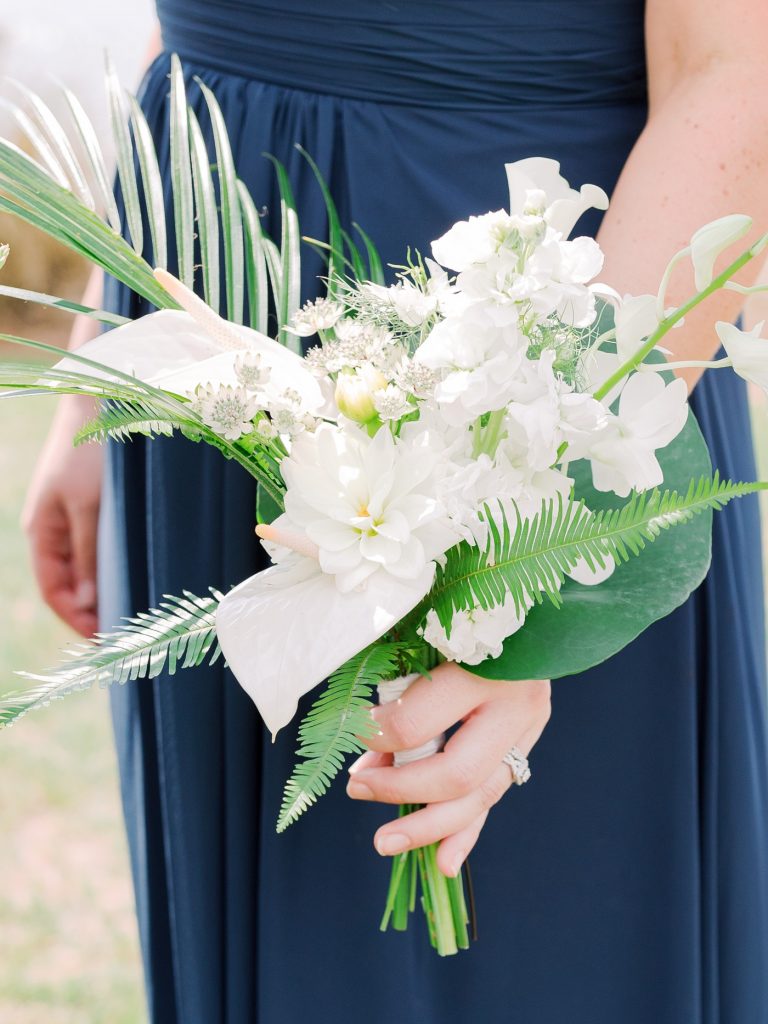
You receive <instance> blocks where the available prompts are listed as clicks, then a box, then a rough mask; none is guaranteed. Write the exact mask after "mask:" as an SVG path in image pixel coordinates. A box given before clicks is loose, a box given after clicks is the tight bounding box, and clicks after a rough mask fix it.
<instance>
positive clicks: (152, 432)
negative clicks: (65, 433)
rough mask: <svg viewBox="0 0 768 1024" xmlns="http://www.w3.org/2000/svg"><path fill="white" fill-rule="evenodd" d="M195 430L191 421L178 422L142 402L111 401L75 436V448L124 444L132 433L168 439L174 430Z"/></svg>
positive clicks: (153, 406) (128, 400)
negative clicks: (91, 445)
mask: <svg viewBox="0 0 768 1024" xmlns="http://www.w3.org/2000/svg"><path fill="white" fill-rule="evenodd" d="M185 429H186V430H187V431H188V432H189V431H196V430H197V424H196V423H195V422H194V420H180V419H179V418H178V417H177V416H173V415H171V414H170V413H169V412H167V411H166V410H165V409H162V408H157V407H156V406H155V405H153V404H152V403H151V402H148V401H145V400H138V399H136V400H131V399H116V398H111V399H109V400H108V401H107V402H105V403H104V405H103V407H102V409H101V410H100V411H99V414H98V415H97V416H95V417H94V418H93V419H92V420H90V421H89V422H88V423H85V424H84V425H83V426H82V427H81V428H80V429H79V430H78V432H77V433H76V434H75V437H74V443H75V445H79V444H84V443H85V442H87V441H96V442H98V443H99V444H103V443H105V442H106V441H107V440H109V439H111V440H113V441H128V440H130V438H131V437H132V436H133V435H134V434H141V435H142V436H144V437H170V436H171V434H173V432H174V430H185Z"/></svg>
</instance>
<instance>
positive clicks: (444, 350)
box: [414, 303, 527, 425]
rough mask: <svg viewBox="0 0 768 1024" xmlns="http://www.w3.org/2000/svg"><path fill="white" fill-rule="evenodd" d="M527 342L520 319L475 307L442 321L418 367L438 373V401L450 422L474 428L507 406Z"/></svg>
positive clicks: (423, 348) (417, 355)
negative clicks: (487, 414) (480, 419)
mask: <svg viewBox="0 0 768 1024" xmlns="http://www.w3.org/2000/svg"><path fill="white" fill-rule="evenodd" d="M526 345H527V342H526V340H525V339H524V338H523V337H522V335H521V334H520V333H519V330H518V327H517V316H516V314H515V315H514V317H513V318H512V319H510V316H509V314H508V313H507V312H506V311H505V310H504V309H502V308H500V307H497V306H494V305H493V304H492V303H473V304H472V305H470V306H468V307H467V308H466V309H465V310H464V311H463V312H462V313H461V314H460V315H458V316H455V317H449V318H448V319H446V320H443V321H441V322H440V323H439V324H437V326H436V327H435V328H434V329H433V330H432V331H430V333H429V336H428V337H427V338H426V340H425V341H424V342H423V343H422V345H420V346H419V348H418V349H417V350H416V353H415V355H414V362H416V363H420V364H421V365H423V366H426V367H427V368H428V369H430V370H433V371H436V372H439V373H440V375H441V379H440V381H439V382H438V383H437V384H436V386H435V389H434V398H435V401H436V402H437V403H438V406H439V408H440V411H441V413H442V415H443V416H444V418H445V420H446V421H447V422H448V423H451V424H453V425H461V424H465V423H470V422H471V421H472V420H474V419H475V418H476V417H477V416H479V415H480V414H481V413H484V412H489V411H492V410H494V409H501V408H503V406H504V405H506V402H507V398H508V395H509V388H510V386H511V384H512V383H513V381H514V380H515V378H516V375H517V373H518V370H519V367H520V364H521V362H522V360H523V358H524V355H523V352H524V348H525V347H526Z"/></svg>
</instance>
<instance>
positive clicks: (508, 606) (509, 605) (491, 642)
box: [422, 598, 525, 665]
mask: <svg viewBox="0 0 768 1024" xmlns="http://www.w3.org/2000/svg"><path fill="white" fill-rule="evenodd" d="M524 622H525V615H524V614H519V613H518V612H517V611H516V610H515V603H514V601H513V600H512V599H511V598H508V599H507V600H506V601H505V602H504V604H502V605H498V606H497V607H495V608H489V609H488V610H487V611H485V610H484V609H483V608H480V607H479V606H478V607H477V608H474V609H472V610H471V611H459V612H455V613H454V616H453V619H452V621H451V635H450V637H448V635H447V634H446V631H445V630H444V629H443V627H442V626H441V625H440V620H439V619H438V617H437V615H436V614H435V612H434V611H433V610H432V609H430V610H429V612H427V619H426V623H425V625H424V629H423V631H422V633H423V636H424V639H425V640H426V641H427V643H428V644H430V645H431V646H432V647H434V648H436V649H437V650H438V651H440V653H441V654H442V655H444V656H445V657H446V658H447V659H448V660H449V661H462V662H464V663H465V664H466V665H479V664H480V662H481V661H485V659H486V658H498V657H499V655H500V654H501V651H502V647H503V645H504V641H505V640H506V638H507V637H508V636H511V635H512V634H513V633H516V632H517V630H518V629H520V627H521V626H522V625H523V623H524Z"/></svg>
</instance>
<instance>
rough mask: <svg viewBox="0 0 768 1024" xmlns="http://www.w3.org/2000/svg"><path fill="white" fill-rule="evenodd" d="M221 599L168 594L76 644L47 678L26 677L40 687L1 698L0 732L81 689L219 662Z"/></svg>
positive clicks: (215, 593)
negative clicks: (110, 629)
mask: <svg viewBox="0 0 768 1024" xmlns="http://www.w3.org/2000/svg"><path fill="white" fill-rule="evenodd" d="M220 600H221V595H220V594H218V593H217V592H216V591H214V590H212V591H211V595H210V596H209V597H196V596H195V595H194V594H190V593H188V592H187V591H185V592H184V596H183V597H170V596H166V598H165V600H164V601H162V602H161V603H160V607H159V608H153V609H151V610H150V611H148V612H143V613H140V614H139V615H137V616H135V617H134V618H128V619H125V620H124V622H125V624H124V625H123V626H122V627H121V628H119V629H116V630H114V631H113V632H111V633H98V634H97V635H96V637H95V638H94V639H93V640H91V641H87V642H85V643H78V644H74V645H73V646H72V647H70V648H68V650H67V651H65V654H66V656H67V658H68V659H69V660H68V661H66V662H65V663H64V664H63V665H61V666H59V667H58V668H55V669H53V670H52V671H50V672H46V673H43V674H41V675H37V674H34V673H26V672H25V673H21V674H22V675H23V676H24V678H26V679H31V680H34V681H35V682H36V683H37V684H38V685H37V686H34V687H31V688H30V689H27V690H19V691H15V692H13V693H8V694H6V695H5V696H3V697H2V698H0V729H2V728H4V727H7V726H9V725H12V724H13V723H14V722H16V721H18V719H20V718H21V717H22V716H23V715H25V714H27V712H29V711H35V710H37V709H38V708H42V707H45V706H46V705H48V704H50V702H51V701H52V700H57V699H59V698H61V697H65V696H66V695H67V694H69V693H73V692H74V691H76V690H87V689H89V688H90V687H92V686H93V685H99V686H109V685H111V684H113V683H125V682H128V680H133V679H154V678H155V677H156V676H158V675H159V674H160V673H161V672H162V671H164V670H165V671H167V672H168V674H169V675H174V673H175V672H176V671H177V669H182V668H192V667H194V666H195V665H202V664H203V663H204V662H205V661H208V663H209V664H213V663H214V662H215V661H216V659H217V658H218V657H219V654H220V648H219V646H218V643H217V640H216V629H215V617H216V608H217V606H218V603H219V601H220Z"/></svg>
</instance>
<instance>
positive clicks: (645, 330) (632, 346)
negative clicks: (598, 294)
mask: <svg viewBox="0 0 768 1024" xmlns="http://www.w3.org/2000/svg"><path fill="white" fill-rule="evenodd" d="M615 325H616V351H617V353H618V355H619V357H620V359H621V362H622V363H625V362H626V361H627V360H628V359H630V358H631V357H632V356H633V355H634V354H635V353H636V352H637V350H638V349H639V348H640V346H641V345H642V343H643V342H644V341H645V340H646V339H647V338H649V337H650V336H651V335H652V334H653V332H654V331H655V330H656V328H657V327H658V326H659V314H658V309H657V303H656V296H655V295H625V296H624V298H623V300H622V301H621V302H620V303H619V304H618V305H617V307H616V313H615Z"/></svg>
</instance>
